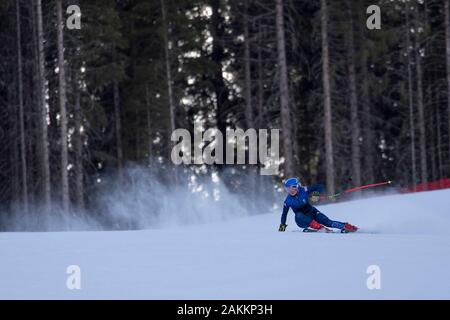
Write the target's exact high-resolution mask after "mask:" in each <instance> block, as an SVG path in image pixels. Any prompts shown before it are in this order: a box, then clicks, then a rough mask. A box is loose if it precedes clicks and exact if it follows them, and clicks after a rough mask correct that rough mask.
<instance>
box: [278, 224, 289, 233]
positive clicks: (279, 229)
mask: <svg viewBox="0 0 450 320" xmlns="http://www.w3.org/2000/svg"><path fill="white" fill-rule="evenodd" d="M286 227H287V224H280V227H279V228H278V231H280V232H284V231H286Z"/></svg>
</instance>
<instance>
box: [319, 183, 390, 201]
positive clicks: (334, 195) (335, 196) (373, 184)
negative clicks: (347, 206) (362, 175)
mask: <svg viewBox="0 0 450 320" xmlns="http://www.w3.org/2000/svg"><path fill="white" fill-rule="evenodd" d="M391 183H392V181H391V180H389V181H386V182H379V183H372V184H366V185H364V186H359V187H355V188H351V189H347V190H344V191H342V192H338V193H335V194H332V195H330V196H326V197H323V198H322V199H330V200H334V199H336V198H337V197H340V196H341V195H343V194H345V193H350V192H354V191H357V190H362V189H367V188H373V187H378V186H384V185H386V184H391Z"/></svg>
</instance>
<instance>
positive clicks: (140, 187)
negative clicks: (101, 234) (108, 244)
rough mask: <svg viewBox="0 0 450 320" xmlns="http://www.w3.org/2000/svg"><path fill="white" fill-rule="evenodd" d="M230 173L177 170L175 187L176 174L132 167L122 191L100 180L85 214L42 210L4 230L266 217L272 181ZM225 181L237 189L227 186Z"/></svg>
mask: <svg viewBox="0 0 450 320" xmlns="http://www.w3.org/2000/svg"><path fill="white" fill-rule="evenodd" d="M208 169H209V168H208ZM193 170H195V172H194V171H193ZM231 171H232V169H230V170H229V171H225V172H223V173H221V174H220V178H219V175H218V174H217V173H215V172H212V173H211V171H209V170H206V169H205V168H201V167H198V168H195V169H189V170H185V171H184V172H182V170H178V179H177V180H178V183H174V180H175V178H174V173H173V172H169V173H167V174H161V172H157V170H150V169H149V168H147V167H142V166H137V165H130V166H128V167H127V168H126V169H125V170H124V181H123V183H122V184H121V185H119V184H118V183H117V180H116V179H115V178H113V177H112V176H109V177H102V178H101V186H100V187H98V188H97V191H96V192H95V194H93V195H90V197H91V203H90V205H89V208H90V209H89V210H87V211H86V212H74V213H72V214H67V213H63V212H62V211H61V210H59V209H58V207H57V206H53V210H52V212H51V213H47V212H46V211H45V210H43V208H42V207H35V208H32V209H30V213H29V214H24V213H23V212H22V211H20V210H14V212H13V213H11V214H10V215H9V216H6V215H3V218H2V223H0V225H3V226H6V228H5V227H4V229H6V230H7V231H73V230H130V229H151V228H164V227H170V226H178V225H188V224H198V223H208V222H215V221H223V220H227V219H230V218H236V217H244V216H249V215H252V214H257V213H267V212H268V211H269V209H270V207H271V206H272V205H273V199H274V195H275V194H276V191H275V189H274V187H273V185H274V183H273V179H272V178H271V177H262V176H259V175H257V174H253V175H251V174H247V175H245V176H243V175H237V174H236V172H231ZM152 172H157V174H154V173H152ZM231 174H233V176H230V175H231ZM224 181H229V182H232V183H228V184H227V185H225V183H224ZM246 188H249V189H246ZM237 190H240V191H237ZM242 190H245V191H246V192H242ZM270 199H272V201H271V200H270Z"/></svg>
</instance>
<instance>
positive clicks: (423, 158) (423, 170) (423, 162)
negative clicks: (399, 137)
mask: <svg viewBox="0 0 450 320" xmlns="http://www.w3.org/2000/svg"><path fill="white" fill-rule="evenodd" d="M416 10H417V9H416ZM417 19H418V14H417V12H416V20H417ZM414 47H415V50H414V52H415V58H416V81H417V111H418V122H419V147H420V176H421V182H422V183H426V182H427V181H428V172H427V149H426V133H425V116H424V106H423V83H422V80H423V79H422V77H423V74H422V58H421V55H420V51H419V50H420V47H419V44H418V39H417V38H416V40H415V42H414ZM425 189H426V185H425Z"/></svg>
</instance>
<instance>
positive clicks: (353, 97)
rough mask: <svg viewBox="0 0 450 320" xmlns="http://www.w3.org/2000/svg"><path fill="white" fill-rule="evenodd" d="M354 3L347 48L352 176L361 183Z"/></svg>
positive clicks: (350, 10)
mask: <svg viewBox="0 0 450 320" xmlns="http://www.w3.org/2000/svg"><path fill="white" fill-rule="evenodd" d="M351 6H352V4H351V3H350V1H347V7H348V15H349V20H350V21H349V29H348V32H347V46H348V48H347V50H348V74H349V83H348V85H349V91H350V114H351V127H352V171H353V172H352V177H353V182H354V183H355V185H357V186H359V185H361V163H360V157H361V155H360V145H359V138H360V128H359V115H358V96H357V91H356V71H355V47H354V40H353V37H354V32H353V11H352V7H351Z"/></svg>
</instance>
